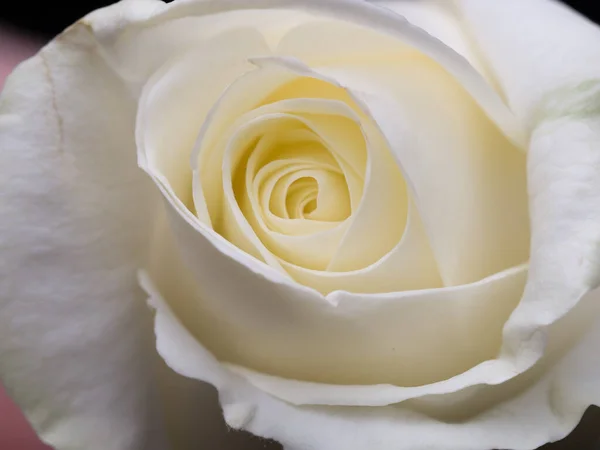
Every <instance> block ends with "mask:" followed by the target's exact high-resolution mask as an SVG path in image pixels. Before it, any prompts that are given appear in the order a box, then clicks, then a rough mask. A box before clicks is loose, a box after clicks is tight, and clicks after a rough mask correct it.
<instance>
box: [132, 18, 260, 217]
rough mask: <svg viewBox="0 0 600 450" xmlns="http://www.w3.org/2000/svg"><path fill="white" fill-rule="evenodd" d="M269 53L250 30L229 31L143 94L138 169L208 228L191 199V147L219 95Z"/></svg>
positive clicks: (165, 71)
mask: <svg viewBox="0 0 600 450" xmlns="http://www.w3.org/2000/svg"><path fill="white" fill-rule="evenodd" d="M268 52H269V50H268V47H267V45H266V44H265V42H264V39H263V38H262V36H261V35H260V34H259V33H258V32H256V31H255V30H251V29H239V30H234V31H229V32H226V33H223V34H221V35H218V36H215V37H214V38H212V39H209V40H207V41H206V42H204V43H203V44H202V45H198V46H197V47H195V48H194V49H193V50H191V51H188V52H185V53H183V54H179V55H177V56H176V57H174V58H171V59H169V60H168V61H167V62H165V64H164V65H163V66H162V67H161V69H160V70H159V71H157V72H156V73H155V74H154V75H153V76H152V77H151V78H150V80H149V81H148V82H147V83H146V85H145V86H144V89H143V91H142V96H141V99H140V102H139V108H138V120H137V126H136V128H137V129H136V135H137V137H136V138H137V144H138V161H139V164H140V166H141V167H142V168H144V170H146V171H147V172H148V173H149V175H150V176H152V177H153V178H154V179H155V181H156V182H158V183H160V184H161V185H162V186H163V189H165V190H166V191H167V192H168V193H169V195H170V196H172V197H173V198H174V199H175V200H177V201H179V202H181V203H182V206H185V207H187V208H188V209H190V210H194V207H195V208H196V213H197V214H198V216H199V217H200V218H201V219H202V220H203V222H204V223H205V224H207V225H209V226H210V224H211V222H210V217H209V214H208V211H206V207H205V206H204V203H203V202H202V201H200V199H199V198H197V196H198V195H201V194H196V197H195V198H194V199H192V198H191V196H192V170H191V167H190V164H189V160H190V155H191V153H192V150H193V147H194V143H195V141H196V138H197V136H198V132H199V131H200V129H201V127H202V124H203V123H204V121H205V119H206V117H207V115H208V113H209V111H210V110H211V108H212V107H213V104H214V103H215V102H216V101H217V100H218V99H219V96H220V94H221V92H222V91H224V90H225V88H226V87H227V86H228V85H229V84H230V83H232V82H233V81H234V80H235V79H237V78H238V77H239V76H240V75H241V74H243V73H244V72H247V71H249V70H250V69H252V68H253V67H254V66H253V65H252V64H250V63H248V62H247V59H248V58H249V57H252V56H259V55H264V54H268ZM198 188H199V186H196V189H198Z"/></svg>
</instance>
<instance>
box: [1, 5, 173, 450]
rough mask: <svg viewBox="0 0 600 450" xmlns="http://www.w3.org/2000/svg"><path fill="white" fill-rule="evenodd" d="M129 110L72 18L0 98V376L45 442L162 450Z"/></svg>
mask: <svg viewBox="0 0 600 450" xmlns="http://www.w3.org/2000/svg"><path fill="white" fill-rule="evenodd" d="M121 12H122V5H117V6H115V7H112V8H110V9H109V10H106V14H110V15H111V17H112V18H113V20H116V19H117V18H118V17H120V16H121ZM121 25H124V24H121ZM135 107H136V104H135V101H134V99H131V98H130V97H129V96H128V95H127V91H126V90H125V88H124V85H123V84H122V82H121V81H120V79H119V78H117V77H116V76H115V74H114V73H113V72H112V71H111V70H110V68H109V67H108V66H107V65H106V63H105V61H104V59H103V58H102V57H101V56H100V54H99V51H98V47H97V44H96V41H95V38H94V36H93V34H91V33H90V29H89V26H86V24H82V23H79V24H76V25H74V26H73V27H71V28H70V29H69V30H67V31H66V32H65V33H63V34H62V35H60V36H59V37H58V38H57V39H56V40H55V41H53V42H52V43H50V44H49V45H48V46H47V47H46V48H44V49H43V50H42V51H41V52H40V53H39V54H38V55H37V56H36V57H34V58H33V59H31V60H29V61H27V62H26V63H24V64H23V65H22V66H20V68H18V69H17V70H16V71H15V73H14V74H13V75H12V76H11V77H10V78H9V80H8V81H7V83H6V86H5V90H4V92H3V94H2V96H1V98H0V166H1V167H2V174H3V175H2V177H0V377H1V378H2V381H3V382H4V383H5V385H6V387H7V389H8V391H9V392H10V394H11V395H12V396H13V398H14V399H15V400H16V401H17V402H18V403H19V404H20V406H21V407H22V408H23V409H24V411H25V413H26V415H27V416H28V418H29V420H30V421H31V422H32V424H33V425H34V427H35V429H36V431H37V432H38V433H40V434H41V437H42V439H44V440H45V441H46V442H47V443H49V444H51V445H53V446H54V447H55V448H56V449H58V450H64V449H89V450H96V449H98V450H107V449H111V450H149V449H152V450H162V449H164V448H166V445H165V442H164V440H163V436H162V433H161V426H160V420H159V418H158V415H157V413H158V409H157V404H156V402H155V401H154V400H155V399H154V397H155V391H154V387H153V381H152V376H151V372H152V371H151V370H150V369H151V364H152V358H153V357H152V355H153V351H152V349H151V347H150V344H151V340H150V339H148V337H149V335H150V329H149V328H148V327H147V325H149V323H148V319H149V317H148V313H147V311H146V308H145V305H144V303H143V301H142V299H141V298H140V293H141V291H140V290H139V288H138V286H137V283H136V279H135V270H136V266H137V265H138V263H139V262H140V260H141V257H142V255H143V252H144V244H145V241H146V238H147V237H148V233H147V230H146V226H145V224H146V223H147V219H148V217H149V213H150V209H151V208H152V205H154V204H155V201H156V198H155V194H154V193H153V191H152V190H151V189H150V185H149V183H147V181H146V180H145V179H144V175H143V174H142V173H141V171H139V169H137V167H136V163H135V156H136V152H135V143H134V136H133V130H134V125H135ZM132 205H135V208H132Z"/></svg>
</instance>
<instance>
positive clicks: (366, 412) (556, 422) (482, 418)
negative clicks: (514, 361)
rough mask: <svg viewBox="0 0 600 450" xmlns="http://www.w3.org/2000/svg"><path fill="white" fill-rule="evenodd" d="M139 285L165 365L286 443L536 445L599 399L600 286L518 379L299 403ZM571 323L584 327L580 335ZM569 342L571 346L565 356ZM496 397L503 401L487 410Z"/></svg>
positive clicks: (301, 447) (406, 448)
mask: <svg viewBox="0 0 600 450" xmlns="http://www.w3.org/2000/svg"><path fill="white" fill-rule="evenodd" d="M141 282H142V286H143V287H144V288H145V289H146V291H147V292H148V293H149V295H150V303H151V305H152V306H153V307H154V308H156V310H157V316H156V321H155V331H156V336H157V347H158V350H159V352H160V354H161V355H162V356H163V358H164V359H165V361H166V362H167V364H169V366H170V367H172V368H173V369H174V370H175V371H177V372H178V373H180V374H182V375H184V376H187V377H190V378H195V379H199V380H203V381H206V382H208V383H210V384H212V385H214V386H215V387H216V388H217V389H218V391H219V400H220V402H221V405H222V407H223V412H224V416H225V420H226V421H227V423H228V424H229V426H231V427H232V428H236V429H245V430H248V431H250V432H252V433H254V434H256V435H259V436H264V437H268V438H272V439H275V440H277V441H279V442H281V443H283V445H284V448H285V449H286V450H306V449H311V450H331V449H344V450H364V449H370V450H390V449H394V450H432V449H433V450H482V449H491V448H504V449H511V450H533V449H535V448H537V447H539V446H540V445H542V444H544V443H546V442H548V441H555V440H559V439H561V438H563V437H564V436H566V435H567V434H568V433H569V432H570V431H571V430H572V429H573V428H574V427H575V425H576V424H577V421H578V420H579V418H580V416H581V415H582V414H583V411H584V410H585V406H584V405H585V404H586V403H587V402H589V401H592V402H594V401H598V400H600V390H599V389H598V386H597V383H595V380H596V379H597V378H598V376H600V371H599V370H598V367H600V366H598V365H597V364H589V362H590V360H591V359H594V360H595V359H597V358H596V357H595V356H594V355H595V352H594V351H593V350H594V348H596V347H597V346H598V345H599V344H600V333H599V332H598V330H600V327H599V326H598V325H600V324H599V323H598V321H594V320H593V318H594V317H598V313H599V312H600V303H599V302H598V295H599V294H600V292H594V293H592V294H590V295H588V297H587V298H586V299H585V301H584V302H582V303H581V304H580V305H579V306H578V308H576V309H575V310H574V311H572V313H571V314H569V316H567V317H566V318H565V319H563V320H562V321H561V322H560V323H558V324H556V325H555V326H554V327H553V328H552V339H551V340H550V350H549V352H548V354H547V357H546V358H545V359H544V360H543V361H542V363H541V364H540V365H539V366H538V368H537V369H536V370H533V371H531V372H530V373H529V374H527V375H524V376H521V377H519V378H517V379H515V380H513V381H511V382H510V383H507V384H503V385H500V386H496V387H485V388H483V389H482V390H479V391H474V392H472V393H476V394H477V395H468V393H467V395H465V396H464V397H462V398H461V397H460V396H458V397H457V396H454V397H452V396H431V397H429V398H427V399H422V400H421V401H416V402H412V403H411V402H405V403H402V404H399V405H392V406H388V407H381V406H380V407H375V408H370V407H359V408H356V407H354V408H352V407H339V406H338V407H328V406H308V405H305V406H295V405H292V404H290V403H286V402H283V401H281V400H279V399H277V398H275V397H272V396H270V395H269V394H267V393H265V392H263V391H261V390H259V389H257V388H255V387H253V386H252V385H250V384H249V383H247V382H245V381H244V380H243V379H242V378H240V377H238V376H237V375H236V373H235V372H233V371H230V370H229V368H228V366H225V365H222V364H220V363H219V361H218V360H217V359H216V358H215V357H214V356H213V355H212V354H211V353H210V352H209V351H208V350H207V349H206V348H205V347H203V346H202V344H201V343H199V342H198V340H197V339H196V338H195V337H193V336H192V335H191V334H190V333H189V332H188V331H187V330H186V328H185V326H183V325H182V323H181V322H180V321H179V319H178V318H177V316H176V315H175V314H174V313H173V311H172V310H171V308H170V307H169V305H168V304H167V303H166V302H165V300H164V299H163V298H162V297H161V295H160V294H159V292H158V289H157V288H156V287H155V286H154V285H153V284H152V282H151V280H150V279H149V278H148V276H147V275H146V274H145V273H143V274H142V276H141ZM573 329H578V330H580V331H581V332H580V333H577V336H574V335H573V333H572V330H573ZM573 343H576V345H575V346H574V347H573V346H572V344H573ZM565 348H568V349H571V351H570V352H569V353H567V354H566V356H564V355H565ZM573 380H576V381H577V383H573V382H572V381H573ZM501 402H503V403H501ZM490 404H492V405H494V404H495V406H493V407H491V408H490V409H487V410H485V408H487V407H489V405H490ZM433 411H435V413H434V412H433ZM478 411H484V412H482V413H480V414H477V412H478ZM457 419H460V420H457Z"/></svg>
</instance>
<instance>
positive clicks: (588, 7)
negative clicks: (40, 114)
mask: <svg viewBox="0 0 600 450" xmlns="http://www.w3.org/2000/svg"><path fill="white" fill-rule="evenodd" d="M496 1H502V0H496ZM522 1H527V0H522ZM111 3H115V2H114V1H110V0H75V1H73V0H61V1H50V0H42V1H40V2H31V1H27V0H1V6H0V21H1V22H4V23H8V24H11V25H14V26H16V27H19V28H21V29H25V30H29V31H31V32H34V33H37V34H41V35H43V36H45V37H52V36H54V35H55V34H58V33H59V32H60V31H62V30H63V29H65V28H66V27H67V26H69V25H70V24H72V23H73V22H75V21H76V20H77V19H79V18H81V17H82V16H84V15H85V14H86V13H88V12H90V11H91V10H93V9H96V8H100V7H102V6H106V5H109V4H111ZM563 3H567V4H568V5H571V6H572V7H573V8H575V9H577V10H578V11H580V12H581V13H583V14H585V15H586V16H588V17H589V18H591V19H592V20H594V21H595V22H597V23H600V2H599V1H598V0H570V1H569V0H565V1H564V2H563ZM594 5H595V6H594ZM599 450H600V449H599Z"/></svg>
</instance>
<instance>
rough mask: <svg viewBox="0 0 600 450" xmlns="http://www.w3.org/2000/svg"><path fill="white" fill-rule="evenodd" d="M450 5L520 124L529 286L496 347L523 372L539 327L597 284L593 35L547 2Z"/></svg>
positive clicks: (597, 45) (487, 0)
mask: <svg viewBox="0 0 600 450" xmlns="http://www.w3.org/2000/svg"><path fill="white" fill-rule="evenodd" d="M455 5H456V7H457V11H458V12H459V14H460V15H461V17H462V18H463V19H464V21H465V24H466V25H467V26H468V28H469V29H470V30H471V31H472V33H473V36H474V41H475V42H476V43H477V45H478V46H479V47H480V48H481V49H482V51H483V53H484V54H485V55H486V57H487V60H488V62H489V65H490V66H491V67H492V68H493V70H494V75H495V76H496V78H497V80H498V84H499V85H500V86H501V87H502V89H503V90H504V92H505V96H506V98H507V99H508V101H509V103H510V105H511V107H512V108H513V110H514V111H515V113H516V114H518V115H519V116H520V117H521V119H522V121H524V122H526V123H529V124H530V132H531V141H530V146H529V155H528V165H529V167H528V182H529V192H530V211H531V224H532V247H531V249H532V251H531V260H530V277H529V281H528V285H527V287H526V290H525V295H524V298H523V300H522V301H521V304H520V305H519V307H518V308H517V309H516V310H515V312H514V314H513V316H512V317H511V319H510V320H509V322H508V323H507V326H506V327H505V336H511V337H512V339H510V340H509V342H508V343H507V345H506V346H505V348H504V351H505V353H506V354H511V353H512V354H518V355H519V356H520V357H519V365H520V366H521V367H528V366H530V365H531V364H532V363H534V362H535V360H536V359H537V358H539V356H540V354H541V352H542V351H543V346H544V331H543V330H544V327H545V326H547V325H548V324H551V323H553V322H555V321H556V320H557V319H558V318H560V317H561V316H563V315H564V314H566V313H567V312H568V311H569V310H570V309H571V308H573V306H574V305H576V304H577V302H578V301H579V300H580V299H581V297H582V296H583V295H584V294H585V293H586V292H588V291H589V290H590V289H591V288H593V287H595V286H597V285H598V282H599V281H600V257H599V255H600V253H599V248H600V227H599V226H598V224H599V223H600V109H599V107H598V101H599V98H600V97H599V93H600V28H598V27H597V26H596V25H594V24H592V23H591V22H589V21H587V20H586V19H584V18H583V17H581V16H578V15H577V14H576V13H574V12H573V11H571V10H569V9H568V8H567V7H565V6H562V5H561V4H559V3H558V2H553V1H548V0H528V1H521V0H503V1H502V2H496V1H493V0H456V1H455ZM507 24H510V26H507ZM590 364H591V363H590Z"/></svg>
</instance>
